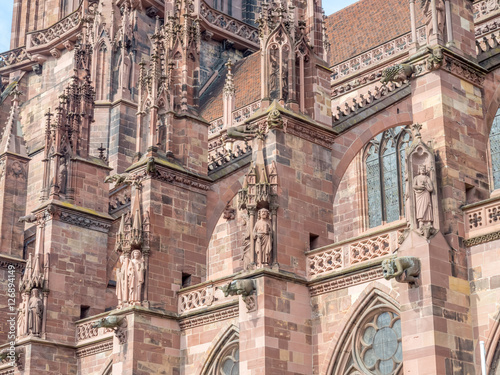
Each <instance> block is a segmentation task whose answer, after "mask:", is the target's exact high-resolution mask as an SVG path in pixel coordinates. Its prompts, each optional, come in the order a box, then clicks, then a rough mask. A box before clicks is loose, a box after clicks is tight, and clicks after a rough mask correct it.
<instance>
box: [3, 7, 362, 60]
mask: <svg viewBox="0 0 500 375" xmlns="http://www.w3.org/2000/svg"><path fill="white" fill-rule="evenodd" d="M356 1H357V0H323V8H324V9H325V14H326V15H330V14H332V13H335V12H337V11H339V10H340V9H342V8H345V7H346V6H348V5H351V4H353V3H355V2H356ZM13 6H14V1H13V0H0V9H1V11H0V52H5V51H8V50H9V49H10V31H11V22H12V7H13Z"/></svg>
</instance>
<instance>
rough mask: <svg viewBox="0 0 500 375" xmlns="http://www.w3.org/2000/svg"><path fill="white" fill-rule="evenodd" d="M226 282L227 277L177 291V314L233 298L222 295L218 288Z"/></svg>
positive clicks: (232, 298)
mask: <svg viewBox="0 0 500 375" xmlns="http://www.w3.org/2000/svg"><path fill="white" fill-rule="evenodd" d="M228 282H229V279H227V280H226V279H224V280H218V281H216V282H214V283H211V284H202V285H200V286H199V287H196V286H195V287H194V288H189V289H187V290H185V291H183V290H181V291H180V292H179V293H178V311H179V314H185V313H187V312H191V311H196V310H199V309H201V308H206V307H210V306H214V305H218V304H221V303H226V302H229V301H231V300H235V299H236V298H235V297H231V296H229V297H224V293H223V292H222V290H220V289H218V287H220V286H222V285H224V284H227V283H228Z"/></svg>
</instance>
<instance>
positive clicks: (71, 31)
mask: <svg viewBox="0 0 500 375" xmlns="http://www.w3.org/2000/svg"><path fill="white" fill-rule="evenodd" d="M97 5H98V1H97V0H90V1H86V0H82V1H81V2H80V6H79V7H78V9H76V10H75V11H74V12H72V13H70V14H69V15H67V16H66V17H64V18H62V19H61V20H59V21H58V22H56V23H55V24H53V25H51V26H49V27H48V28H46V29H43V30H35V31H32V32H29V33H27V34H26V50H27V51H28V52H29V53H31V54H35V53H36V54H42V55H49V54H50V55H52V56H54V57H56V58H58V57H59V56H60V55H61V50H63V49H67V50H72V49H73V46H74V42H75V40H76V38H77V34H78V33H79V32H80V30H81V29H82V26H83V24H84V23H85V22H87V23H91V22H92V20H93V18H94V16H95V14H96V12H97Z"/></svg>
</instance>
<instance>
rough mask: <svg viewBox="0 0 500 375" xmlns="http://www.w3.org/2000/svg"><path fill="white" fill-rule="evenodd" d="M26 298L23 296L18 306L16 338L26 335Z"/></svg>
mask: <svg viewBox="0 0 500 375" xmlns="http://www.w3.org/2000/svg"><path fill="white" fill-rule="evenodd" d="M25 326H26V297H25V296H24V294H23V300H22V301H21V303H20V304H19V308H18V309H17V336H24V334H25V333H26V332H25V331H24V330H25Z"/></svg>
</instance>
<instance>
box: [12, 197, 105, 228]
mask: <svg viewBox="0 0 500 375" xmlns="http://www.w3.org/2000/svg"><path fill="white" fill-rule="evenodd" d="M19 220H22V221H25V222H28V223H33V222H37V224H38V225H43V224H44V223H45V222H47V221H49V220H59V221H61V222H63V223H67V224H70V225H76V226H79V227H82V228H85V229H90V230H95V231H97V232H102V233H107V232H109V230H110V228H111V220H112V218H111V217H110V218H109V219H107V218H106V217H99V216H97V215H92V214H87V213H85V212H82V211H80V210H79V209H78V208H77V207H75V209H71V208H67V207H64V208H63V207H61V206H59V205H57V204H53V203H50V204H48V205H47V206H46V207H44V208H42V209H39V210H36V211H35V212H34V214H31V215H28V216H26V217H22V218H20V219H19Z"/></svg>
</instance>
